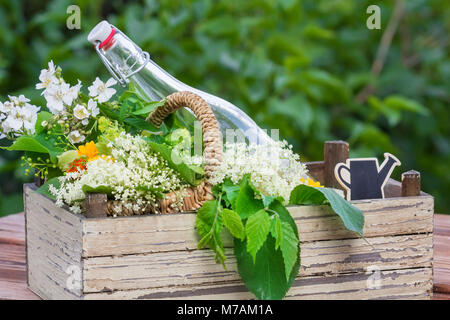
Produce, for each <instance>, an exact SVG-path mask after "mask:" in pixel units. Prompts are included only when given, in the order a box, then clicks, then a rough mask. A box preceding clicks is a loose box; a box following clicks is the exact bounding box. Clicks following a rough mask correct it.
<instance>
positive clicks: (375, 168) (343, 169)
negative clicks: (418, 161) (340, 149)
mask: <svg viewBox="0 0 450 320" xmlns="http://www.w3.org/2000/svg"><path fill="white" fill-rule="evenodd" d="M384 158H385V159H384V161H383V163H382V164H381V166H380V165H379V164H378V159H377V158H355V159H347V162H346V163H338V164H337V165H336V167H335V168H334V174H335V176H336V180H337V181H338V182H339V183H340V184H341V185H342V187H344V189H345V190H346V191H347V200H361V199H379V198H384V190H383V189H384V186H385V185H386V183H387V181H388V180H389V177H390V176H391V174H392V171H393V170H394V168H395V167H396V166H399V165H401V163H400V161H399V160H398V159H397V158H396V157H395V156H393V155H392V154H390V153H387V152H386V153H385V154H384Z"/></svg>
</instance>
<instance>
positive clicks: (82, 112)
mask: <svg viewBox="0 0 450 320" xmlns="http://www.w3.org/2000/svg"><path fill="white" fill-rule="evenodd" d="M73 115H74V116H75V118H77V119H78V120H83V119H86V118H89V111H88V110H87V109H86V108H85V106H83V105H81V104H77V105H76V106H75V108H73Z"/></svg>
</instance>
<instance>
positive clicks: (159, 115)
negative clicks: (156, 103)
mask: <svg viewBox="0 0 450 320" xmlns="http://www.w3.org/2000/svg"><path fill="white" fill-rule="evenodd" d="M166 99H167V101H166V103H165V104H164V105H163V106H161V107H158V108H157V109H156V110H154V111H153V112H152V113H150V115H149V116H148V118H147V121H151V122H152V123H153V124H154V125H156V126H157V127H159V126H160V125H161V124H162V123H163V121H164V119H165V118H166V117H167V116H168V115H169V114H171V113H172V112H174V111H176V110H177V109H180V108H183V107H187V108H189V109H191V110H192V111H193V112H194V115H195V116H196V117H197V119H198V120H199V121H200V123H201V125H202V130H203V144H204V146H205V150H204V154H203V157H204V160H205V168H204V169H205V176H206V179H207V180H208V179H209V178H211V177H212V176H213V174H214V171H215V170H216V168H217V167H218V166H219V165H220V164H221V162H222V157H223V151H222V135H221V133H220V131H219V124H218V122H217V120H216V117H215V116H214V113H213V111H212V110H211V107H210V106H209V105H208V103H207V102H206V101H205V100H203V99H202V98H201V97H200V96H198V95H196V94H194V93H192V92H189V91H180V92H175V93H172V94H171V95H169V96H168V97H167V98H166Z"/></svg>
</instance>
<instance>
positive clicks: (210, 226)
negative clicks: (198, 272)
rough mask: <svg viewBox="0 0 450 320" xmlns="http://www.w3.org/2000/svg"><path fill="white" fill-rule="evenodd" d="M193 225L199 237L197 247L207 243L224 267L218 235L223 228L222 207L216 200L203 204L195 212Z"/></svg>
mask: <svg viewBox="0 0 450 320" xmlns="http://www.w3.org/2000/svg"><path fill="white" fill-rule="evenodd" d="M195 227H196V229H197V232H198V234H199V235H200V238H201V239H200V241H199V244H198V249H201V248H202V247H203V246H205V245H206V244H208V246H209V247H210V249H211V250H213V251H214V252H215V253H216V255H215V257H214V259H215V261H216V262H217V263H221V264H222V265H223V267H224V268H225V259H226V257H225V250H224V248H223V243H222V239H221V237H220V232H221V231H222V228H223V220H222V207H221V206H220V204H219V202H218V201H216V200H210V201H207V202H205V203H204V204H203V206H202V207H201V208H200V209H199V210H198V212H197V216H196V220H195ZM225 269H226V268H225Z"/></svg>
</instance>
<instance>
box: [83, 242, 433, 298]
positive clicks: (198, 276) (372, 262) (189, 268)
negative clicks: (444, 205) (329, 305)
mask: <svg viewBox="0 0 450 320" xmlns="http://www.w3.org/2000/svg"><path fill="white" fill-rule="evenodd" d="M370 243H371V245H369V244H367V243H366V242H365V241H364V240H363V239H347V240H330V241H317V242H307V243H304V244H302V246H301V269H300V273H299V276H301V277H304V276H310V275H327V276H328V275H335V274H339V273H349V272H365V271H366V270H367V268H377V269H379V270H394V269H408V268H417V267H431V264H432V258H433V250H432V246H433V241H432V235H431V234H422V235H406V236H391V237H377V238H371V239H370ZM226 256H227V263H226V264H227V269H228V271H225V270H224V269H223V267H222V266H221V265H219V264H216V263H215V262H214V254H213V253H212V252H211V251H210V250H195V251H173V252H161V253H152V254H137V255H125V256H109V257H95V258H87V259H85V260H84V271H83V273H84V277H85V278H84V291H85V292H99V291H113V290H131V289H145V288H156V287H166V286H182V285H191V286H198V285H203V284H207V283H208V284H214V283H225V282H229V281H235V280H239V275H238V273H237V267H236V259H235V257H234V254H233V251H232V249H228V248H227V249H226Z"/></svg>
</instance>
